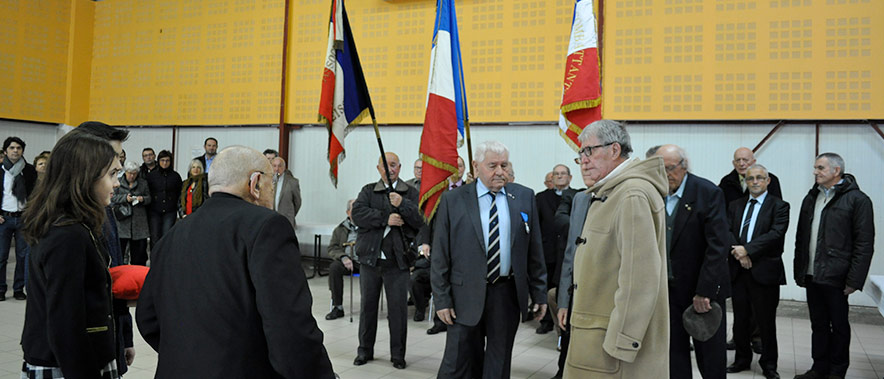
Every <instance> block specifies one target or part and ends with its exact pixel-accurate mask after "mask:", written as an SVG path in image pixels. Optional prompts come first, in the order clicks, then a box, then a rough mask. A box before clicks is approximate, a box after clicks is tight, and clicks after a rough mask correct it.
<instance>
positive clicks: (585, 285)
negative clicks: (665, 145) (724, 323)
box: [559, 120, 669, 378]
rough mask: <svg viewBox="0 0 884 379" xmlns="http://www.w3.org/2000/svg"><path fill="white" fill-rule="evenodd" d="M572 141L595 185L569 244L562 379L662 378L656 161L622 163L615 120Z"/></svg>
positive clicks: (623, 149)
mask: <svg viewBox="0 0 884 379" xmlns="http://www.w3.org/2000/svg"><path fill="white" fill-rule="evenodd" d="M578 139H579V140H580V145H581V146H582V147H581V149H580V159H581V167H586V171H587V172H588V173H589V176H590V178H591V179H592V180H593V181H595V184H593V185H592V186H591V187H590V188H589V189H588V190H587V191H588V192H589V193H590V194H591V196H592V197H591V199H590V200H589V210H588V213H587V216H586V219H585V223H584V225H583V228H582V231H581V235H580V238H579V241H580V242H576V241H575V243H577V246H576V251H575V253H574V262H573V281H574V288H573V300H572V302H573V304H572V308H571V320H570V323H571V325H570V327H571V348H569V349H568V357H567V360H566V365H565V370H564V371H565V372H564V377H565V378H652V377H653V378H667V377H668V374H669V370H668V366H669V360H668V355H669V306H668V296H667V289H666V282H667V275H666V248H665V241H666V240H665V236H666V234H665V228H666V217H665V206H664V203H663V195H665V194H666V192H667V186H666V179H664V178H665V177H664V174H663V162H662V160H661V159H660V158H656V157H655V158H651V159H648V160H644V161H642V160H639V159H637V158H630V157H629V155H630V153H631V152H632V145H631V142H630V138H629V134H628V133H627V131H626V128H624V127H623V125H622V124H620V123H618V122H616V121H611V120H600V121H596V122H594V123H592V124H590V125H589V126H587V127H586V128H585V129H584V130H583V132H582V133H581V134H580V136H579V138H578ZM559 312H560V313H561V312H562V311H561V310H560V311H559Z"/></svg>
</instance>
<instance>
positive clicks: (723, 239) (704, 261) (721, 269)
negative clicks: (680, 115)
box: [667, 173, 733, 301]
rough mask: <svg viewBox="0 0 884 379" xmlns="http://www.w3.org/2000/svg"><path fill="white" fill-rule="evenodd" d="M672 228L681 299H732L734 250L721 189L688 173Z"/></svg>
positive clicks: (672, 256)
mask: <svg viewBox="0 0 884 379" xmlns="http://www.w3.org/2000/svg"><path fill="white" fill-rule="evenodd" d="M684 180H686V181H687V183H685V189H684V193H683V196H682V199H681V201H679V203H678V213H676V215H675V222H674V224H673V225H672V228H673V229H672V241H668V242H667V243H668V244H669V256H670V259H671V260H672V266H671V267H672V274H673V276H674V279H672V280H670V283H671V284H673V285H674V287H675V289H676V291H679V292H678V294H679V295H681V296H679V297H682V298H683V297H684V296H687V295H688V293H690V296H693V295H700V296H703V297H708V298H710V299H713V300H715V299H718V300H722V301H723V300H724V299H725V298H727V297H729V296H730V292H731V291H730V290H731V286H730V279H729V278H730V277H729V274H728V267H727V256H728V254H730V250H731V247H730V246H731V242H733V240H732V239H731V236H730V234H729V233H728V232H727V231H728V224H727V216H726V215H725V213H726V209H725V208H726V205H725V204H724V195H723V194H722V192H721V189H719V188H718V187H716V186H715V184H712V182H710V181H708V180H706V179H703V178H701V177H699V176H696V175H694V174H691V173H688V174H687V176H686V177H685V179H684Z"/></svg>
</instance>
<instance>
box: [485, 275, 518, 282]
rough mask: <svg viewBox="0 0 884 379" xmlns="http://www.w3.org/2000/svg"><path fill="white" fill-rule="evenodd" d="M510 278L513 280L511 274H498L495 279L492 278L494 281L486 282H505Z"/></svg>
mask: <svg viewBox="0 0 884 379" xmlns="http://www.w3.org/2000/svg"><path fill="white" fill-rule="evenodd" d="M510 280H513V276H512V275H507V276H498V277H497V278H496V279H494V281H488V284H501V283H506V282H508V281H510Z"/></svg>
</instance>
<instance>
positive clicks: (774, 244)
mask: <svg viewBox="0 0 884 379" xmlns="http://www.w3.org/2000/svg"><path fill="white" fill-rule="evenodd" d="M745 181H746V187H747V189H748V192H749V195H748V196H744V197H742V198H739V199H737V200H734V201H733V202H731V203H730V204H729V205H728V222H729V223H730V231H731V235H732V237H733V240H734V241H736V243H735V244H734V245H733V246H731V252H730V256H728V265H729V266H730V274H731V275H730V278H731V290H732V291H731V294H732V304H733V307H734V343H735V344H736V353H735V355H734V363H733V364H732V365H730V366H728V367H727V372H728V373H736V372H740V371H743V370H748V369H749V365H750V363H751V362H752V349H751V347H750V342H749V340H750V337H751V334H752V327H751V326H750V325H751V323H750V317H751V316H752V315H754V318H755V320H757V321H758V328H759V329H760V335H761V349H762V352H761V359H759V360H758V364H759V365H760V366H761V370H762V374H763V375H764V377H765V378H767V379H779V378H780V375H779V374H778V373H777V357H778V352H777V330H776V324H777V305H778V304H779V302H780V286H781V285H783V284H786V271H785V269H784V267H783V259H782V255H783V245H784V243H785V240H786V230H787V229H788V228H789V203H787V202H785V201H783V200H782V199H780V198H778V197H776V196H774V195H773V194H772V193H771V192H770V191H769V190H768V188H769V187H768V185H769V184H770V182H771V180H770V176H769V174H768V172H767V169H766V168H764V166H762V165H759V164H755V165H752V166H750V167H749V168H748V169H747V170H746V174H745Z"/></svg>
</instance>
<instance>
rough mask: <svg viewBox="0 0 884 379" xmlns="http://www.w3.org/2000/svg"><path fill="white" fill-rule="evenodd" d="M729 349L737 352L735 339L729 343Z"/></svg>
mask: <svg viewBox="0 0 884 379" xmlns="http://www.w3.org/2000/svg"><path fill="white" fill-rule="evenodd" d="M727 349H728V350H737V344H736V342H734V340H733V338H731V340H730V341H727Z"/></svg>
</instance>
